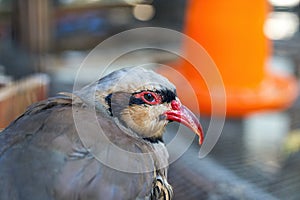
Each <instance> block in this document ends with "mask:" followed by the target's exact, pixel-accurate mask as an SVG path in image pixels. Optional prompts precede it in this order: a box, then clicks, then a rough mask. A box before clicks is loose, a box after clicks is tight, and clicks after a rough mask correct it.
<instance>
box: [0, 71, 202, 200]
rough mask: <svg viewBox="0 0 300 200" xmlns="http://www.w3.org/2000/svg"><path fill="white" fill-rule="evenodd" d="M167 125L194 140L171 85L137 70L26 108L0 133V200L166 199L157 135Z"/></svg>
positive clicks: (189, 118) (192, 122)
mask: <svg viewBox="0 0 300 200" xmlns="http://www.w3.org/2000/svg"><path fill="white" fill-rule="evenodd" d="M174 120H175V121H178V122H181V123H183V124H185V125H187V126H189V127H190V128H191V129H192V130H193V131H194V132H195V133H196V134H198V135H199V136H200V139H201V141H202V139H203V135H202V129H201V126H200V124H199V122H198V120H197V118H196V117H195V116H194V115H193V114H192V113H191V112H190V111H189V110H188V109H187V108H186V107H184V106H183V105H181V103H180V101H179V99H178V98H177V97H176V91H175V87H174V85H173V84H171V83H170V82H169V81H168V80H167V79H166V78H164V77H162V76H160V75H158V74H156V73H154V72H153V71H148V70H145V69H142V68H125V69H122V70H119V71H115V72H113V73H111V74H109V75H108V76H106V77H103V78H102V79H100V80H99V81H97V82H95V83H92V84H90V85H88V86H86V87H84V88H83V89H81V90H79V91H76V92H74V93H73V94H69V93H63V94H61V96H58V97H54V98H49V99H47V100H45V101H42V102H38V103H36V104H33V105H32V106H30V107H29V108H28V109H27V111H26V112H25V113H24V114H23V115H21V116H20V117H19V118H18V119H16V120H15V121H14V122H12V123H11V124H10V125H9V126H8V127H7V128H6V129H5V130H4V131H3V132H2V133H1V134H0V199H1V200H27V199H28V200H54V199H55V200H99V199H106V200H109V199H116V200H119V199H130V200H131V199H171V197H172V193H173V191H172V188H171V186H170V185H169V184H168V182H167V167H168V153H167V150H166V148H165V145H164V144H163V142H162V134H163V132H164V128H165V126H166V125H167V123H169V122H170V121H174Z"/></svg>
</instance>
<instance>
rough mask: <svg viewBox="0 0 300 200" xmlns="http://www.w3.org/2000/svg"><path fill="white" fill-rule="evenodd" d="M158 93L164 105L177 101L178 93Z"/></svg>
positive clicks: (164, 91) (166, 91) (161, 91)
mask: <svg viewBox="0 0 300 200" xmlns="http://www.w3.org/2000/svg"><path fill="white" fill-rule="evenodd" d="M157 93H158V94H159V95H161V96H162V103H165V102H167V103H170V102H171V101H173V100H175V99H176V91H175V92H173V91H171V90H160V91H157Z"/></svg>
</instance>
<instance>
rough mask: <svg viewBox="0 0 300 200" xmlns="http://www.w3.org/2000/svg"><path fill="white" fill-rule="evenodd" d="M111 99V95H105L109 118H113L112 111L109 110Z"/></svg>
mask: <svg viewBox="0 0 300 200" xmlns="http://www.w3.org/2000/svg"><path fill="white" fill-rule="evenodd" d="M111 97H112V94H109V95H107V96H106V97H105V101H106V103H107V105H108V106H109V108H108V111H109V112H110V116H113V114H112V110H111Z"/></svg>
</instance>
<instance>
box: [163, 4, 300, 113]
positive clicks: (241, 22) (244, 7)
mask: <svg viewBox="0 0 300 200" xmlns="http://www.w3.org/2000/svg"><path fill="white" fill-rule="evenodd" d="M268 10H269V6H268V4H267V2H266V1H264V0H251V1H250V0H248V1H241V0H227V1H225V0H212V1H207V0H190V1H189V4H188V7H187V16H186V25H185V26H186V27H185V34H186V35H188V36H189V37H191V38H193V39H194V40H195V41H197V42H198V43H199V44H200V45H202V46H203V47H204V49H205V50H206V51H207V52H208V54H209V55H210V56H211V58H212V60H213V61H214V62H215V64H216V66H217V68H218V70H219V73H220V74H221V77H222V79H223V83H224V86H221V85H218V86H217V87H220V88H222V87H225V90H226V112H227V116H243V115H246V114H248V113H251V112H254V111H257V110H264V109H279V108H286V107H288V106H289V105H291V103H292V102H293V101H294V99H295V98H296V96H297V95H296V94H297V84H296V81H295V79H294V78H293V77H289V76H278V75H274V74H272V73H271V72H270V71H268V70H267V68H268V66H266V60H267V58H268V57H269V56H270V54H271V48H272V46H271V45H272V44H271V42H270V41H269V40H268V39H267V38H266V37H265V35H264V33H263V25H264V22H265V19H266V15H267V13H268ZM183 52H184V54H185V55H186V56H187V57H196V56H197V54H198V53H199V52H195V49H194V48H193V47H192V46H190V45H189V43H186V42H185V41H183ZM199 59H201V58H199ZM187 60H188V59H187ZM205 64H206V63H205V62H204V63H202V66H198V65H197V66H195V65H194V66H192V65H191V64H190V63H189V62H187V61H181V63H180V64H178V63H177V64H176V66H177V67H175V69H176V70H177V71H178V72H179V73H181V74H182V75H183V76H185V77H186V78H187V79H188V80H189V82H190V84H191V85H192V87H193V89H194V91H195V93H196V96H197V99H198V104H199V105H195V103H193V102H191V101H190V100H189V99H188V97H190V96H191V95H190V93H188V92H185V91H186V90H185V87H184V85H183V84H182V83H180V82H178V78H176V75H175V74H174V73H173V72H172V70H170V69H169V70H167V69H160V70H159V73H162V74H163V75H165V76H167V77H168V78H169V79H170V80H171V81H173V82H174V83H175V85H176V86H177V88H178V91H183V93H180V94H179V96H180V98H181V99H183V101H184V103H185V104H187V106H189V107H190V108H191V109H193V110H194V111H197V110H198V106H199V107H200V112H201V113H206V114H211V104H212V100H214V101H215V102H216V106H218V104H220V105H222V104H224V103H225V102H224V100H222V98H220V100H222V101H223V102H218V99H213V98H214V97H215V96H217V95H218V94H214V91H211V90H209V89H208V88H209V85H208V84H209V83H208V82H207V80H205V78H207V79H210V78H213V77H203V75H204V74H202V76H201V75H200V74H199V73H197V70H196V69H195V67H196V68H197V69H198V70H199V71H200V72H201V71H202V70H203V69H204V68H205ZM206 67H210V66H206ZM201 68H202V69H201ZM206 83H207V84H206ZM215 91H218V90H215ZM223 114H224V113H222V112H220V113H218V112H217V115H223Z"/></svg>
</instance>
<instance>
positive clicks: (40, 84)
mask: <svg viewBox="0 0 300 200" xmlns="http://www.w3.org/2000/svg"><path fill="white" fill-rule="evenodd" d="M48 85H49V78H48V76H47V75H45V74H36V75H33V76H30V77H28V78H26V79H23V80H21V81H18V82H14V83H12V84H10V85H8V86H6V87H3V88H1V89H0V130H1V129H2V128H5V127H6V126H7V125H8V124H9V123H10V122H11V121H13V120H14V119H15V118H17V117H18V116H19V115H20V114H22V113H23V112H24V111H25V110H26V108H27V107H28V106H29V105H30V104H32V103H34V102H37V101H40V100H42V99H45V98H46V97H47V92H48Z"/></svg>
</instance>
